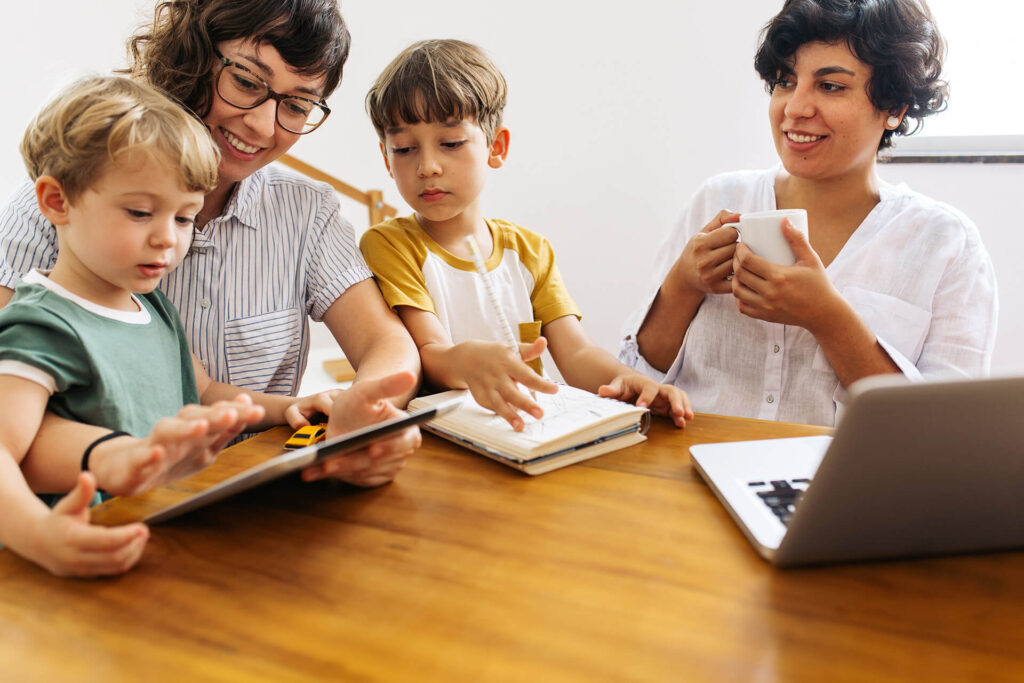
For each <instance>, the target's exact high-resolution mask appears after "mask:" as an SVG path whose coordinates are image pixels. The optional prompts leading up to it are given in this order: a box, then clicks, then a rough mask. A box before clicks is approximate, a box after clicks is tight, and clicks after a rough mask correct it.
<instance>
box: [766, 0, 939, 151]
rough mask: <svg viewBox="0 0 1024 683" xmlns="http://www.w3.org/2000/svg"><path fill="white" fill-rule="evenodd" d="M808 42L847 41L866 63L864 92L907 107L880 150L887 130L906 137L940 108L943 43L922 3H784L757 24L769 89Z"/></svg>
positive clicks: (892, 107) (878, 101)
mask: <svg viewBox="0 0 1024 683" xmlns="http://www.w3.org/2000/svg"><path fill="white" fill-rule="evenodd" d="M811 42H822V43H829V44H846V45H847V46H848V47H849V48H850V51H851V52H852V53H853V54H854V55H855V56H856V57H857V59H859V60H860V61H862V62H864V63H865V64H867V65H868V66H870V67H871V80H870V82H869V83H868V97H870V99H871V103H872V104H874V105H875V108H876V109H878V110H879V111H884V112H893V113H896V112H899V111H900V110H902V109H903V108H904V107H906V108H907V113H906V115H905V116H904V117H903V120H902V121H901V122H900V125H899V127H898V128H897V129H896V130H886V131H885V132H884V133H883V134H882V139H881V141H880V142H879V143H878V149H880V150H881V149H885V148H886V147H889V146H890V145H892V136H893V134H895V133H898V134H900V135H912V134H913V133H916V132H917V131H918V130H919V129H920V128H921V125H922V119H923V118H924V117H926V116H931V115H932V114H935V113H938V112H940V111H942V110H943V109H945V108H946V100H947V99H948V97H949V90H948V86H947V84H946V82H945V81H944V80H942V79H941V74H942V58H943V56H944V54H945V41H944V40H943V38H942V36H941V35H940V34H939V29H938V27H937V26H936V25H935V21H934V20H933V19H932V15H931V11H930V10H929V9H928V5H927V4H926V3H925V2H924V0H786V2H785V4H784V5H783V6H782V11H780V12H779V13H778V14H776V15H775V16H774V17H773V18H772V19H771V21H769V22H768V23H767V24H765V26H764V28H763V29H762V31H761V44H760V46H759V47H758V49H757V54H756V56H755V57H754V68H755V69H756V70H757V73H758V74H759V75H760V76H761V79H762V80H764V82H765V84H766V86H767V87H768V91H769V92H771V91H772V89H773V88H774V86H775V83H776V81H777V80H778V78H779V76H780V75H782V74H784V73H787V72H788V71H789V69H790V65H789V62H790V60H791V59H792V57H793V55H794V54H795V53H796V51H797V50H798V49H799V48H800V46H801V45H804V44H805V43H811ZM911 118H912V119H914V124H913V126H911V124H910V122H909V121H908V119H911Z"/></svg>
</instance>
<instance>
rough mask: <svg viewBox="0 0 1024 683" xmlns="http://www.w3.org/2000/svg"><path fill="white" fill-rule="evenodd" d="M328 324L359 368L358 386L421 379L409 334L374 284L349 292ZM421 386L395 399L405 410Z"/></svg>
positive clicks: (357, 286) (329, 314)
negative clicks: (396, 377)
mask: <svg viewBox="0 0 1024 683" xmlns="http://www.w3.org/2000/svg"><path fill="white" fill-rule="evenodd" d="M323 320H324V324H325V325H327V329H329V330H330V331H331V334H333V335H334V338H335V339H336V340H337V342H338V344H339V345H340V346H341V349H342V351H343V352H344V353H345V357H346V358H348V359H349V361H351V363H352V367H354V368H356V379H355V381H356V382H360V381H363V380H365V379H378V378H381V377H386V376H389V375H392V374H394V373H396V372H402V371H408V372H411V373H413V374H414V375H415V376H416V377H417V378H419V376H420V358H419V354H418V353H417V352H416V346H415V345H414V344H413V341H412V339H411V338H410V337H409V332H408V331H407V330H406V329H405V327H404V326H403V325H402V321H401V320H399V318H398V316H397V315H395V313H394V312H393V311H392V310H391V309H389V308H388V306H387V304H386V303H385V302H384V297H382V296H381V294H380V290H379V289H377V284H376V283H375V282H374V281H373V280H363V281H362V282H359V283H356V284H354V285H352V286H351V287H349V288H348V289H347V290H345V293H344V294H342V295H341V296H340V297H338V299H337V300H336V301H335V302H334V303H333V304H331V306H330V308H328V309H327V312H326V313H325V314H324V319H323ZM417 386H418V383H417V384H416V385H414V386H413V387H412V389H410V390H409V391H407V392H404V393H402V394H401V395H399V396H395V397H393V398H392V399H391V401H392V403H394V404H395V405H396V406H397V407H399V408H404V407H405V405H406V404H407V403H408V402H409V399H411V398H412V397H413V396H415V394H416V388H417Z"/></svg>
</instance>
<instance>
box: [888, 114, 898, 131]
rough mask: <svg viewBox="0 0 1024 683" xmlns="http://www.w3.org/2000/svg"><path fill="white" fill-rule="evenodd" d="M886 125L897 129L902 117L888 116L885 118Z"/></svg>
mask: <svg viewBox="0 0 1024 683" xmlns="http://www.w3.org/2000/svg"><path fill="white" fill-rule="evenodd" d="M885 125H886V127H887V128H890V129H892V130H896V129H897V128H899V126H900V117H898V116H890V117H889V118H887V119H886V120H885Z"/></svg>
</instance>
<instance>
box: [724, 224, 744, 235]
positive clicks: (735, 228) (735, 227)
mask: <svg viewBox="0 0 1024 683" xmlns="http://www.w3.org/2000/svg"><path fill="white" fill-rule="evenodd" d="M722 227H723V228H733V229H734V230H736V232H738V233H739V234H740V235H742V234H743V231H742V230H740V224H739V223H723V224H722Z"/></svg>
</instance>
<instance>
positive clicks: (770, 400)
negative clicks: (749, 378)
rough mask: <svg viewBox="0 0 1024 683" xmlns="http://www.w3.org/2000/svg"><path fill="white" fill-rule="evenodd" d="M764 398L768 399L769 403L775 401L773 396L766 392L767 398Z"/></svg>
mask: <svg viewBox="0 0 1024 683" xmlns="http://www.w3.org/2000/svg"><path fill="white" fill-rule="evenodd" d="M765 400H766V401H768V402H769V403H775V397H774V396H772V395H771V394H768V398H766V399H765Z"/></svg>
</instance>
